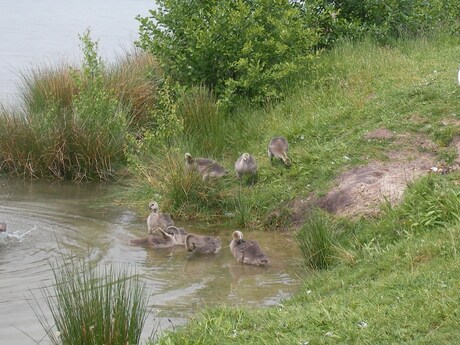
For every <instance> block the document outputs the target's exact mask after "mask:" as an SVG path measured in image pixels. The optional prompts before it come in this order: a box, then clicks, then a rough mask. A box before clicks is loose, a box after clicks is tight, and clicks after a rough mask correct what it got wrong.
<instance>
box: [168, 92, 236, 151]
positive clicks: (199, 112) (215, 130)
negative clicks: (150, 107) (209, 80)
mask: <svg viewBox="0 0 460 345" xmlns="http://www.w3.org/2000/svg"><path fill="white" fill-rule="evenodd" d="M177 114H178V116H179V117H180V118H181V119H182V121H183V124H184V135H185V138H186V140H187V143H188V147H189V150H190V151H192V152H194V151H200V152H202V153H203V154H208V155H222V153H223V152H224V150H225V149H226V148H227V146H228V142H227V140H226V139H227V138H226V137H227V136H228V133H229V128H227V127H226V126H225V114H224V113H223V112H222V111H219V109H218V106H217V100H216V97H215V95H214V94H213V93H212V92H210V91H209V90H208V89H206V88H205V87H204V86H196V87H192V88H190V89H188V90H186V91H183V92H182V93H181V94H180V95H179V96H178V101H177Z"/></svg>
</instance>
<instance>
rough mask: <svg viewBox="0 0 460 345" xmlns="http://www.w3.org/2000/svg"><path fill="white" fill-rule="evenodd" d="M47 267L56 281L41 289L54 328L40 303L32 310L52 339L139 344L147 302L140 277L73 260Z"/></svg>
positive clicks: (90, 343) (110, 344) (89, 344)
mask: <svg viewBox="0 0 460 345" xmlns="http://www.w3.org/2000/svg"><path fill="white" fill-rule="evenodd" d="M51 268H52V271H53V275H54V284H53V285H52V287H43V288H42V293H43V296H44V300H45V303H46V305H47V306H48V308H49V310H50V312H51V315H52V319H53V322H54V327H53V326H52V325H50V323H49V321H48V319H47V318H46V316H45V314H44V312H43V311H42V310H41V309H40V308H39V307H33V309H34V312H35V314H36V316H37V317H38V319H39V321H40V323H41V325H42V326H43V328H44V329H45V331H46V333H47V335H48V337H49V339H50V341H51V343H52V344H54V345H58V344H59V345H72V344H87V345H93V344H94V345H96V344H106V345H126V344H139V341H140V336H141V333H142V329H143V327H144V324H145V321H146V317H147V305H148V298H147V297H146V296H147V294H146V289H145V284H144V283H142V282H141V281H140V279H139V277H137V276H131V275H130V274H129V272H128V271H127V269H116V268H114V266H113V265H108V266H106V267H103V268H102V267H101V266H98V267H97V268H92V267H91V265H90V264H89V263H87V262H78V261H76V260H74V259H65V260H64V261H62V262H56V263H55V264H51Z"/></svg>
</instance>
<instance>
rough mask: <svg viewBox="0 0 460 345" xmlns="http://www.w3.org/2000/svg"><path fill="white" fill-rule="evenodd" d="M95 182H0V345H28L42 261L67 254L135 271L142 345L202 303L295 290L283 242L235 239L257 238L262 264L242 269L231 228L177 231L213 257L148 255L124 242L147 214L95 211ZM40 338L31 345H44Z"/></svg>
mask: <svg viewBox="0 0 460 345" xmlns="http://www.w3.org/2000/svg"><path fill="white" fill-rule="evenodd" d="M107 189H108V188H107V186H104V185H100V184H85V185H77V184H73V183H48V182H37V181H34V182H22V181H18V180H11V179H4V178H3V179H2V178H0V222H6V223H7V224H8V231H7V233H0V344H9V345H26V344H36V343H37V342H39V341H40V339H42V338H43V337H44V335H45V334H44V331H43V329H42V328H41V326H40V324H39V322H38V320H37V318H36V316H35V315H34V313H33V312H32V308H31V307H30V305H29V302H28V301H29V300H31V299H32V295H35V296H36V297H38V300H39V303H42V302H43V301H42V299H41V296H42V295H41V292H40V290H39V288H40V286H43V285H50V284H51V278H52V272H51V269H50V266H49V260H50V259H51V258H54V257H57V258H59V257H60V255H61V253H62V251H63V250H64V251H70V252H71V253H72V254H74V255H76V256H77V257H80V258H82V259H89V260H92V261H94V262H97V263H99V264H103V263H106V262H112V263H117V264H121V265H124V266H128V267H129V268H133V269H135V270H136V271H137V272H138V273H140V274H141V275H142V277H143V278H144V279H145V281H146V283H147V286H148V291H149V294H150V307H151V313H150V317H149V319H148V321H147V324H146V327H145V330H144V336H143V338H144V339H147V337H148V336H149V335H150V334H152V332H154V331H155V329H157V330H159V331H161V330H164V329H167V328H169V327H172V326H177V325H180V324H183V323H184V322H187V320H188V319H189V318H190V317H191V316H192V315H194V314H196V311H197V310H199V309H201V308H202V307H203V306H207V305H215V304H226V305H246V306H250V307H258V306H270V305H275V304H277V303H279V302H280V301H281V300H282V299H285V298H288V297H289V296H290V295H291V294H292V293H294V292H295V291H296V289H297V287H298V284H299V280H298V273H299V272H302V271H301V270H300V269H299V267H298V264H299V253H298V251H297V248H296V245H295V243H294V241H293V240H292V239H290V238H289V237H287V238H284V236H283V237H282V238H280V235H279V234H276V233H266V232H248V231H246V232H245V238H248V239H255V240H257V241H259V243H260V245H261V247H262V248H263V249H264V251H265V252H266V254H267V255H268V256H269V258H270V260H271V265H270V266H269V267H252V266H243V265H241V264H239V263H237V262H236V261H235V259H234V258H233V256H232V254H231V252H230V250H229V248H228V244H229V243H230V240H231V233H232V231H233V230H234V229H221V228H219V227H218V226H213V225H212V224H206V225H198V224H180V225H181V226H184V227H185V228H186V229H187V230H188V231H189V232H193V233H198V234H213V235H218V236H220V238H221V239H222V250H221V251H220V252H219V253H218V254H215V255H208V256H194V255H190V254H189V253H188V252H187V251H186V250H185V248H184V247H175V248H174V249H172V250H153V249H149V248H143V247H136V246H133V245H131V244H130V239H133V238H140V237H145V236H146V234H147V228H146V221H145V220H146V218H147V216H148V210H147V207H146V211H145V212H143V213H142V214H137V213H135V212H133V211H130V210H129V209H125V208H122V207H112V206H109V207H105V208H102V209H101V208H96V207H93V206H94V205H96V204H98V203H99V201H100V200H101V198H102V197H103V196H105V195H106V193H107ZM48 343H49V342H48V340H47V339H45V340H43V341H41V342H40V344H48Z"/></svg>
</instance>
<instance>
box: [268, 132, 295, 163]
mask: <svg viewBox="0 0 460 345" xmlns="http://www.w3.org/2000/svg"><path fill="white" fill-rule="evenodd" d="M288 150H289V144H288V141H287V139H286V138H284V137H275V138H272V140H270V143H269V144H268V158H270V161H272V159H273V157H276V158H278V159H281V160H282V161H283V162H284V164H286V165H291V160H290V159H289V157H288V156H287V152H288Z"/></svg>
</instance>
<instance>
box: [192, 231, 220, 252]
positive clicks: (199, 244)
mask: <svg viewBox="0 0 460 345" xmlns="http://www.w3.org/2000/svg"><path fill="white" fill-rule="evenodd" d="M185 248H187V250H188V251H189V252H194V253H200V254H215V253H217V252H218V251H219V250H220V248H222V242H221V240H220V238H219V237H213V236H200V235H193V234H190V235H188V236H187V237H186V238H185Z"/></svg>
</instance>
